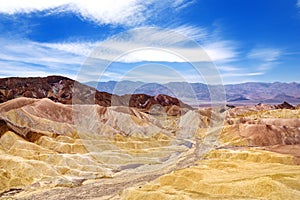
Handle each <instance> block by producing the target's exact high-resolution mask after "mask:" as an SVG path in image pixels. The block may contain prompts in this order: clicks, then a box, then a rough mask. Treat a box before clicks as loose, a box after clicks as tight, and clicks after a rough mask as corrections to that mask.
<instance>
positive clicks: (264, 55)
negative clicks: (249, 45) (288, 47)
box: [248, 48, 281, 62]
mask: <svg viewBox="0 0 300 200" xmlns="http://www.w3.org/2000/svg"><path fill="white" fill-rule="evenodd" d="M280 55H281V51H280V50H279V49H272V48H260V49H253V50H252V51H250V52H249V54H248V58H250V59H258V60H262V61H264V62H273V61H276V60H277V59H278V58H279V57H280Z"/></svg>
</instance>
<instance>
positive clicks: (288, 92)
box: [85, 81, 300, 104]
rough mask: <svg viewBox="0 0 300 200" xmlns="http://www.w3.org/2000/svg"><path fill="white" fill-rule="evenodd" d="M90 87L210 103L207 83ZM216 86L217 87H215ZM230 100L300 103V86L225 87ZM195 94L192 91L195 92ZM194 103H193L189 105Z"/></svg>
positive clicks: (113, 83) (122, 83)
mask: <svg viewBox="0 0 300 200" xmlns="http://www.w3.org/2000/svg"><path fill="white" fill-rule="evenodd" d="M85 84H87V85H89V86H92V87H95V88H97V89H98V90H99V91H103V92H108V93H112V94H117V95H124V94H128V91H131V92H132V93H134V94H139V93H143V94H148V95H152V96H154V95H157V94H165V95H170V96H176V97H178V98H180V99H183V100H184V99H186V100H187V101H189V100H191V101H192V99H195V98H196V99H197V100H199V102H208V101H210V93H209V88H208V86H207V85H206V84H203V83H185V82H169V83H166V84H158V83H143V82H134V81H120V82H117V81H108V82H99V83H97V82H88V83H85ZM212 87H214V86H212ZM224 88H225V91H226V100H227V101H228V102H231V103H245V104H247V103H253V104H256V103H271V104H273V103H274V104H275V103H282V102H284V101H287V102H290V103H293V104H299V103H300V83H295V82H293V83H281V82H274V83H262V82H248V83H240V84H228V85H225V86H224ZM191 91H192V92H191ZM187 103H190V102H187Z"/></svg>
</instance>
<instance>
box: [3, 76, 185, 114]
mask: <svg viewBox="0 0 300 200" xmlns="http://www.w3.org/2000/svg"><path fill="white" fill-rule="evenodd" d="M18 97H28V98H36V99H42V98H48V99H51V100H52V101H54V102H60V103H63V104H94V103H95V104H98V105H100V106H105V107H108V106H129V107H136V108H139V109H141V110H144V111H148V110H149V109H151V107H152V106H154V105H160V106H162V107H164V108H166V110H168V109H169V108H171V107H172V106H178V107H181V108H187V109H191V107H190V106H189V105H187V104H184V103H183V102H181V101H180V100H178V99H177V98H173V97H171V96H168V95H162V94H159V95H156V96H150V95H146V94H133V95H122V96H118V95H112V94H110V93H107V92H99V91H97V90H95V89H94V88H92V87H89V86H86V85H83V84H81V83H79V82H77V81H74V80H72V79H70V78H67V77H62V76H48V77H44V78H40V77H31V78H3V79H0V103H3V102H6V101H8V100H11V99H15V98H18Z"/></svg>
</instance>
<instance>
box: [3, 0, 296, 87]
mask: <svg viewBox="0 0 300 200" xmlns="http://www.w3.org/2000/svg"><path fill="white" fill-rule="evenodd" d="M0 45H1V48H0V66H1V71H0V77H11V76H20V77H27V76H47V75H52V74H58V75H64V76H68V77H70V78H73V79H77V80H80V81H94V80H101V81H107V80H124V79H130V80H136V81H146V82H169V81H187V82H206V83H218V82H219V81H222V82H223V83H225V84H229V83H241V82H250V81H260V82H275V81H280V82H299V75H300V66H299V63H300V0H299V1H297V0H198V1H196V0H165V1H161V0H149V1H147V0H143V1H141V0H126V1H125V0H117V1H92V0H84V1H81V0H75V1H70V0H57V1H55V0H53V1H44V0H31V1H18V0H10V1H4V0H0ZM213 77H217V78H213Z"/></svg>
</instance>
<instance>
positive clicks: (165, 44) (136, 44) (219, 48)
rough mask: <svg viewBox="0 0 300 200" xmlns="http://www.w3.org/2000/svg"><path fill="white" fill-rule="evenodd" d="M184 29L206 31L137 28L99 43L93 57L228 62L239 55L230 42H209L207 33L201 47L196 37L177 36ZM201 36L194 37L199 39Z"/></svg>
mask: <svg viewBox="0 0 300 200" xmlns="http://www.w3.org/2000/svg"><path fill="white" fill-rule="evenodd" d="M185 29H187V30H190V31H189V32H188V33H189V34H194V33H203V32H205V31H202V29H201V31H196V29H195V28H188V27H180V28H178V29H175V31H173V30H165V29H157V28H141V29H135V30H131V31H128V32H126V33H123V34H120V35H118V36H117V37H114V38H110V39H108V40H106V41H103V42H101V43H98V45H99V46H98V47H97V48H96V50H95V51H94V52H93V53H92V55H91V56H92V57H94V58H98V59H105V60H112V61H117V60H118V61H122V62H140V61H165V62H187V61H188V62H212V61H213V62H228V61H230V60H232V59H234V58H235V57H236V56H237V54H238V53H237V51H236V50H235V48H234V46H233V45H232V43H231V42H228V41H222V40H219V41H216V42H213V43H210V42H209V41H207V40H206V39H205V35H206V34H204V33H203V34H202V37H203V38H204V39H203V45H202V46H200V45H199V44H198V43H196V42H195V41H194V40H193V38H190V37H186V36H183V35H182V34H181V32H179V34H178V32H177V30H185ZM199 35H200V34H197V36H195V37H198V38H199ZM149 48H150V49H149Z"/></svg>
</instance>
